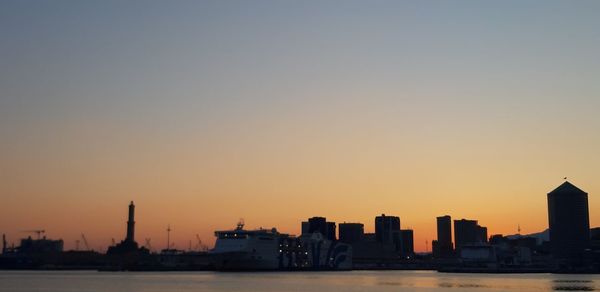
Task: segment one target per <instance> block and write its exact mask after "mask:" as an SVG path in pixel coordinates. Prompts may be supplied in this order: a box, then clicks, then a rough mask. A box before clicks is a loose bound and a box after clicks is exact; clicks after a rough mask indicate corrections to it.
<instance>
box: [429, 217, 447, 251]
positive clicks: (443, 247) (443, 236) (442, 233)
mask: <svg viewBox="0 0 600 292" xmlns="http://www.w3.org/2000/svg"><path fill="white" fill-rule="evenodd" d="M435 245H436V246H435V247H434V246H433V243H432V247H434V248H433V252H434V256H435V257H438V258H443V257H448V256H450V255H451V254H452V218H451V217H450V216H449V215H445V216H440V217H437V241H436V243H435Z"/></svg>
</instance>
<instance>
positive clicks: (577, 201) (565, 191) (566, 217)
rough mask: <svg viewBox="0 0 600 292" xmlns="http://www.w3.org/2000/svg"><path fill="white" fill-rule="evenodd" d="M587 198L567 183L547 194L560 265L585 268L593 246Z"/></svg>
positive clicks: (553, 244)
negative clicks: (587, 249) (589, 248)
mask: <svg viewBox="0 0 600 292" xmlns="http://www.w3.org/2000/svg"><path fill="white" fill-rule="evenodd" d="M587 195H588V194H587V193H586V192H584V191H582V190H580V189H579V188H577V187H576V186H574V185H573V184H571V183H570V182H568V181H567V182H564V183H563V184H562V185H560V186H559V187H557V188H556V189H555V190H553V191H551V192H550V193H548V221H549V225H550V246H551V251H552V254H553V256H554V258H555V259H557V260H558V261H559V263H561V264H567V265H578V264H583V259H584V252H585V249H586V248H588V247H589V244H590V219H589V211H588V198H587Z"/></svg>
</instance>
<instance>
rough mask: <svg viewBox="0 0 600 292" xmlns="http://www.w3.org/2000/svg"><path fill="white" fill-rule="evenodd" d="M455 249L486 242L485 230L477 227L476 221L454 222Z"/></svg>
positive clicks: (463, 220) (462, 220)
mask: <svg viewBox="0 0 600 292" xmlns="http://www.w3.org/2000/svg"><path fill="white" fill-rule="evenodd" d="M454 241H455V243H456V249H457V250H458V249H460V248H461V247H463V246H465V245H469V244H477V243H484V242H487V228H485V227H482V226H479V225H478V224H477V220H467V219H461V220H454Z"/></svg>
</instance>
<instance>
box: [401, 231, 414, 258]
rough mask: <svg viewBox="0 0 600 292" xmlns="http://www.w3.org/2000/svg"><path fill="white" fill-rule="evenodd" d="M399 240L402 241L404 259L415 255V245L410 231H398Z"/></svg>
mask: <svg viewBox="0 0 600 292" xmlns="http://www.w3.org/2000/svg"><path fill="white" fill-rule="evenodd" d="M400 238H401V240H402V255H403V256H405V257H408V256H412V255H414V254H415V243H414V238H413V231H412V229H402V230H400Z"/></svg>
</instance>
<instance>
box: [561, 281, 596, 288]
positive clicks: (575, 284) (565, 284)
mask: <svg viewBox="0 0 600 292" xmlns="http://www.w3.org/2000/svg"><path fill="white" fill-rule="evenodd" d="M552 282H553V283H554V286H553V287H552V288H553V289H554V291H595V290H596V288H595V287H594V286H593V285H590V284H591V283H593V281H591V280H554V281H552Z"/></svg>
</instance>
